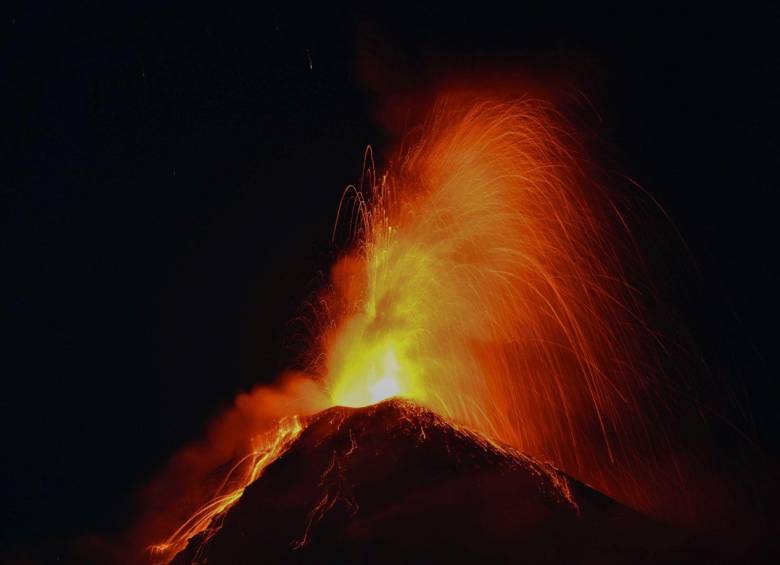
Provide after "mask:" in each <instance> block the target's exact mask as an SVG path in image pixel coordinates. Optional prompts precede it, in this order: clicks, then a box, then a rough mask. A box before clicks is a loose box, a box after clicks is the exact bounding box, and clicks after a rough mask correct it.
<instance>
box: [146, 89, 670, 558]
mask: <svg viewBox="0 0 780 565" xmlns="http://www.w3.org/2000/svg"><path fill="white" fill-rule="evenodd" d="M567 131H568V130H567V128H565V127H564V126H563V123H562V120H561V119H560V117H559V116H558V115H557V114H556V113H555V112H554V111H553V109H552V108H550V107H549V106H548V105H547V104H545V103H543V102H539V101H534V100H521V101H515V102H511V103H492V102H483V103H478V104H474V105H468V106H460V105H457V104H453V103H444V104H441V105H439V106H438V107H437V109H436V111H435V112H434V114H433V116H432V118H431V119H430V120H429V122H428V123H427V124H426V125H425V127H423V128H422V129H421V130H420V131H419V132H418V134H417V136H416V137H415V139H414V140H412V141H411V142H410V143H409V145H408V147H409V149H408V150H407V151H405V152H404V153H402V154H401V155H399V156H398V157H397V158H396V160H395V161H394V162H393V163H392V164H391V166H390V167H389V169H388V171H387V172H386V173H385V174H383V175H381V176H377V175H376V174H375V172H374V170H373V166H372V165H371V164H370V163H369V166H368V167H367V170H366V178H365V179H364V180H365V181H366V183H367V185H368V186H366V187H364V189H363V190H350V191H348V192H347V193H346V194H347V195H350V196H351V200H352V201H353V202H354V204H355V206H354V211H355V215H354V218H353V220H354V221H353V224H352V226H353V228H354V230H355V236H356V242H357V243H356V247H355V249H354V251H353V252H351V253H349V254H347V255H345V256H343V257H342V258H341V259H340V260H339V261H338V262H337V263H336V265H334V267H333V271H332V284H331V286H330V288H329V289H327V290H326V292H325V293H324V294H323V295H322V299H321V301H320V303H321V304H322V308H321V309H320V312H319V315H320V319H321V320H323V321H324V323H323V324H322V330H321V336H320V342H319V347H320V349H321V350H320V351H319V358H320V359H322V363H321V366H319V367H315V370H314V371H313V372H314V373H315V374H317V375H319V376H318V377H317V379H318V380H319V382H320V383H321V384H322V386H323V387H325V388H326V389H327V392H328V394H329V397H330V400H331V402H332V404H333V405H346V406H352V407H359V406H365V405H369V404H374V403H376V402H379V401H381V400H383V399H386V398H389V397H393V396H401V397H404V398H407V399H410V400H412V401H414V402H416V403H419V404H421V405H424V406H426V407H428V408H430V409H432V410H434V411H435V412H437V413H439V414H441V415H443V416H444V417H446V418H448V419H450V420H451V421H453V422H455V423H457V424H460V425H463V426H466V427H468V428H471V429H473V430H475V431H477V432H480V433H482V434H484V435H485V436H487V437H488V438H491V439H494V440H498V441H500V442H503V443H506V444H509V445H511V446H512V447H514V448H516V449H519V450H521V451H524V452H526V453H528V454H530V455H531V456H533V457H536V458H537V459H541V460H551V461H553V462H554V463H555V464H556V465H557V466H558V467H560V468H562V469H563V470H565V471H567V472H568V473H570V474H571V475H573V476H575V477H578V478H581V479H583V480H585V481H587V482H590V483H591V484H593V485H594V486H596V487H598V488H600V489H601V490H603V491H605V492H607V493H608V494H611V495H612V496H615V497H616V498H619V499H621V500H624V501H628V502H630V503H632V504H633V505H634V506H639V507H645V508H647V507H648V506H650V503H649V502H648V497H647V495H646V494H645V492H646V491H647V488H646V487H645V488H640V486H639V485H640V484H641V482H642V477H645V478H646V477H648V476H652V473H653V468H654V463H653V455H652V454H653V453H654V452H655V451H657V450H659V449H664V448H665V447H667V446H668V435H667V434H666V433H665V432H664V426H662V425H661V424H660V423H659V422H658V421H657V413H658V411H657V409H656V407H655V398H654V394H655V391H654V387H656V386H657V384H658V381H659V379H660V376H659V375H660V371H659V370H658V365H659V364H658V362H657V360H656V357H655V356H654V355H653V354H652V350H653V347H654V345H653V340H654V337H653V334H652V332H651V331H650V330H649V329H648V328H647V327H646V326H645V324H644V323H643V316H642V312H641V308H640V306H639V304H638V301H637V297H636V292H635V291H634V289H633V288H632V287H631V286H630V285H629V283H628V282H627V280H626V276H625V275H624V269H623V266H622V261H621V256H622V253H623V249H624V247H630V245H625V246H624V245H623V243H622V241H623V240H627V241H629V242H630V241H631V236H630V233H629V232H628V231H627V230H626V228H625V222H624V221H623V218H622V217H621V215H620V213H619V212H618V211H617V208H616V207H615V206H613V205H612V203H611V201H610V200H609V199H608V198H607V196H606V195H605V194H604V193H603V192H602V191H600V190H598V189H597V188H596V187H595V185H594V184H593V183H590V182H588V179H587V178H586V175H585V173H584V171H583V167H582V165H581V162H580V159H581V158H580V157H579V152H578V150H577V147H576V144H575V143H574V142H573V139H572V137H571V136H570V134H569V133H567ZM348 200H350V199H349V198H348V199H346V200H345V202H347V201H348ZM342 204H343V205H342V207H341V209H340V211H339V214H340V215H345V214H346V212H345V209H348V208H349V207H348V206H346V205H344V203H342ZM615 226H617V227H615ZM654 418H655V419H656V420H654ZM303 426H305V424H302V423H301V421H300V420H298V419H292V420H290V421H288V422H287V423H282V424H281V425H280V428H279V430H278V432H277V433H276V434H275V435H272V436H271V437H270V439H266V441H265V443H264V444H263V445H262V446H261V447H259V448H258V449H256V450H255V451H254V452H253V453H251V454H250V455H249V456H248V459H247V460H246V461H242V462H241V463H240V464H239V465H238V466H237V467H236V468H235V469H234V471H231V473H230V474H229V476H228V478H227V479H226V481H225V483H224V484H223V487H222V488H221V489H220V490H219V492H218V493H217V495H216V496H215V498H214V499H213V500H212V501H210V502H209V503H207V504H206V505H204V506H203V507H202V508H201V510H199V511H198V512H197V513H196V514H195V515H194V516H193V517H192V518H191V519H190V520H189V521H188V522H187V523H186V524H184V525H183V526H182V527H181V528H180V529H179V530H177V531H176V532H175V533H174V534H173V535H172V536H170V538H169V539H168V540H167V541H166V542H165V544H163V545H161V546H160V547H158V549H159V550H161V551H162V552H163V553H164V554H165V555H167V556H171V555H174V554H175V552H176V551H178V550H179V549H181V548H182V547H183V546H184V545H186V543H187V540H188V539H190V538H192V537H193V536H195V535H197V534H202V535H203V536H204V539H205V540H208V537H209V532H211V531H212V530H214V529H217V528H218V527H219V522H220V517H221V516H222V515H224V512H225V510H227V509H228V508H229V507H230V506H231V505H232V504H234V503H235V501H236V500H237V499H238V498H239V497H240V496H241V494H242V493H243V489H244V488H245V487H246V486H247V485H248V484H249V483H251V482H252V481H254V480H255V479H256V478H257V477H258V476H259V474H260V473H261V472H262V470H263V468H264V467H265V466H266V465H267V464H268V463H269V462H271V461H273V460H274V459H275V458H276V457H278V456H279V455H280V454H281V453H282V452H283V451H284V450H285V449H286V447H287V446H289V444H290V443H291V442H292V441H293V440H294V439H295V437H297V434H298V433H300V431H301V429H302V427H303Z"/></svg>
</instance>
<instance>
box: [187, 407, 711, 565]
mask: <svg viewBox="0 0 780 565" xmlns="http://www.w3.org/2000/svg"><path fill="white" fill-rule="evenodd" d="M700 557H701V555H699V556H698V557H697V558H700ZM694 560H695V559H694V555H693V553H692V549H691V547H690V544H689V543H687V542H686V541H685V538H684V536H683V535H682V534H681V533H679V532H676V531H674V530H672V529H671V528H667V527H665V526H663V525H660V524H658V523H656V522H654V521H652V520H650V519H648V518H645V517H644V516H642V515H640V514H639V513H637V512H635V511H633V510H631V509H629V508H627V507H625V506H623V505H621V504H619V503H617V502H615V501H614V500H612V499H610V498H608V497H607V496H605V495H603V494H601V493H599V492H597V491H595V490H593V489H592V488H590V487H588V486H586V485H584V484H582V483H580V482H578V481H576V480H574V479H572V478H570V477H568V476H567V475H565V474H564V473H562V472H561V471H559V470H557V469H555V468H554V467H552V466H550V465H547V464H543V463H539V462H537V461H534V460H533V459H531V458H529V457H527V456H525V455H523V454H521V453H519V452H518V451H516V450H513V449H510V448H507V447H504V446H500V445H497V444H495V443H493V442H490V441H488V440H486V439H485V438H483V437H481V436H479V435H477V434H475V433H472V432H470V431H467V430H464V429H461V428H458V427H456V426H453V425H451V424H449V423H448V422H446V421H445V420H444V419H442V418H441V417H439V416H437V415H436V414H434V413H433V412H431V411H429V410H427V409H424V408H421V407H419V406H417V405H415V404H412V403H410V402H407V401H404V400H398V399H392V400H387V401H384V402H382V403H379V404H375V405H372V406H368V407H365V408H357V409H353V408H344V407H336V408H331V409H329V410H326V411H324V412H321V413H319V414H317V415H316V416H314V417H312V418H311V420H310V422H309V424H308V427H307V428H306V429H305V430H304V431H303V432H302V434H301V435H300V436H299V437H298V439H297V440H296V441H295V442H294V443H293V444H292V445H291V446H290V448H289V449H288V450H287V451H286V452H285V453H284V454H283V455H282V456H280V457H279V458H278V459H277V460H276V461H275V462H273V463H272V464H271V465H269V466H268V467H267V468H266V469H265V471H264V472H263V474H262V476H261V477H260V478H259V479H258V480H257V481H255V482H254V483H253V484H252V485H250V486H249V487H247V489H246V491H245V492H244V495H243V496H242V498H241V499H240V500H239V501H238V502H237V503H236V504H235V506H233V507H232V508H231V509H230V510H229V511H228V512H227V513H226V514H225V515H224V516H223V524H222V527H221V529H219V530H218V531H217V532H216V533H215V534H214V535H213V536H212V537H211V539H210V540H209V541H208V543H204V538H203V536H198V537H196V538H193V539H192V540H191V541H190V543H189V545H188V546H187V548H186V549H185V550H183V551H182V552H181V553H180V554H179V555H178V556H176V558H175V559H174V563H177V564H184V563H192V562H197V563H209V564H237V563H440V562H456V563H462V562H476V561H482V562H488V563H496V562H525V563H539V562H543V563H599V564H605V563H659V562H665V563H668V562H688V561H691V562H692V561H694Z"/></svg>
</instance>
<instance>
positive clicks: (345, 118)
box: [0, 3, 780, 547]
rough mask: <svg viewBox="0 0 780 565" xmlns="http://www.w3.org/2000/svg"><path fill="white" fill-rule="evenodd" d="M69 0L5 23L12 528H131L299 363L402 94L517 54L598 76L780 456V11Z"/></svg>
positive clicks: (519, 59) (671, 297)
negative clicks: (186, 466) (175, 473)
mask: <svg viewBox="0 0 780 565" xmlns="http://www.w3.org/2000/svg"><path fill="white" fill-rule="evenodd" d="M52 4H53V5H51V6H47V5H45V4H38V5H36V6H18V7H15V8H14V7H11V8H6V9H4V11H3V16H2V17H3V19H2V21H0V29H2V32H1V33H0V41H2V46H1V49H0V64H1V67H0V84H1V85H2V91H3V99H4V101H3V104H2V107H1V108H0V116H2V118H1V119H2V123H3V133H4V135H3V136H2V142H0V143H2V150H3V155H4V157H6V159H7V160H4V161H5V163H6V164H5V166H3V167H2V172H1V173H0V179H2V180H1V181H0V183H1V186H0V189H2V202H3V203H2V206H1V207H0V210H1V211H2V238H1V241H2V279H3V285H2V288H3V297H4V308H3V310H4V312H5V315H4V320H5V322H6V324H5V327H6V332H4V333H5V337H4V339H3V345H4V347H3V349H4V350H5V351H6V352H5V354H4V362H3V369H2V374H3V377H2V380H3V394H2V403H3V409H2V412H3V420H4V422H3V430H4V435H5V438H6V441H5V445H4V448H3V452H4V456H3V459H4V463H3V465H2V467H3V471H2V472H3V477H2V484H3V502H2V507H3V509H4V511H3V513H2V514H3V523H2V525H1V526H0V531H2V534H0V535H2V537H3V541H2V543H3V545H4V546H6V547H7V546H8V545H12V546H16V545H24V544H28V543H31V542H38V541H39V540H46V543H50V542H52V540H55V541H56V540H57V539H67V538H69V537H72V536H75V535H80V534H83V533H85V532H90V531H93V532H94V531H97V532H111V531H112V530H116V529H119V528H121V527H123V526H124V525H125V524H126V521H127V517H128V516H129V514H130V510H129V509H130V508H131V507H132V500H133V492H134V491H135V490H136V489H137V488H138V487H139V486H140V485H142V484H143V483H144V482H145V481H146V480H148V479H149V478H150V477H151V476H152V475H153V474H154V472H155V471H156V470H158V469H159V468H160V467H161V466H162V465H164V463H165V461H166V458H167V457H168V456H169V455H170V454H171V453H172V452H173V451H174V450H175V449H176V448H177V447H178V446H180V445H182V444H183V443H184V442H186V441H188V440H191V439H193V438H195V437H197V436H198V434H199V433H200V432H201V431H202V429H203V427H204V426H205V425H206V423H207V422H208V419H209V418H210V417H213V416H214V415H215V414H217V413H218V412H219V411H220V409H222V408H224V407H225V406H227V405H228V404H229V403H230V401H231V400H232V398H233V397H234V396H235V394H236V393H237V392H240V391H244V390H248V389H250V388H251V387H252V386H253V385H254V384H256V383H259V382H269V381H271V380H272V379H273V378H274V377H275V376H277V375H278V374H279V372H280V371H281V370H282V369H283V368H285V367H288V366H290V365H291V364H294V363H295V362H296V359H298V356H299V353H300V349H301V340H300V339H299V337H298V334H299V330H300V327H299V326H298V325H296V324H295V323H294V322H292V320H293V319H294V318H295V316H296V315H297V314H299V313H300V312H301V306H302V304H303V303H304V301H305V299H306V298H307V297H309V296H310V295H311V293H312V292H313V291H314V290H316V289H317V288H318V285H319V284H320V283H321V281H322V279H323V277H324V276H325V275H324V274H323V273H326V272H327V268H328V265H329V264H330V263H331V262H332V260H333V257H334V256H335V254H336V253H337V251H338V250H337V249H335V248H334V247H333V246H331V244H330V233H331V228H332V223H333V220H334V217H335V211H336V207H337V205H338V201H339V198H340V196H341V191H342V189H343V188H344V186H346V185H347V184H349V183H351V182H354V181H356V180H357V178H358V177H359V174H360V170H361V164H362V163H361V159H362V152H363V149H364V148H365V146H366V145H368V144H371V145H373V146H374V147H375V149H376V151H377V154H378V155H380V157H379V159H380V162H381V160H382V155H383V153H382V151H383V149H387V148H388V147H389V146H390V143H389V142H390V140H391V135H390V134H389V133H388V132H387V131H386V129H385V128H384V127H383V126H382V124H381V123H380V120H378V115H379V112H378V110H377V109H378V108H379V107H381V101H382V100H386V99H387V98H388V97H389V96H394V95H399V96H400V97H401V99H403V96H408V95H409V93H410V92H414V91H415V89H418V88H419V89H420V90H421V91H422V90H424V89H425V88H428V87H430V85H432V84H436V83H437V80H440V79H441V78H442V77H447V78H450V79H451V78H452V77H453V76H455V77H457V76H458V74H459V72H462V74H463V76H472V75H475V74H476V73H477V72H478V71H479V70H480V69H482V68H494V67H499V66H500V67H502V68H506V69H513V70H514V69H517V70H518V71H523V72H524V73H526V74H528V75H529V76H533V77H537V78H539V77H541V78H544V77H549V76H555V77H556V78H557V79H563V80H562V81H561V82H560V83H559V86H558V88H560V89H561V90H562V91H566V92H574V91H576V92H579V93H580V94H585V95H586V96H587V97H588V99H589V100H590V102H591V104H592V107H593V108H594V109H595V110H594V115H597V116H598V118H596V119H594V120H593V122H594V124H595V125H594V132H595V133H594V135H596V136H597V137H598V138H599V140H600V143H601V144H602V151H603V154H604V155H605V160H606V161H607V162H608V163H607V164H608V165H609V166H610V167H612V168H613V169H617V170H619V171H620V172H622V173H624V174H626V175H628V176H630V177H632V178H633V179H636V180H637V181H638V182H639V183H641V184H642V186H643V187H644V188H645V189H647V190H648V191H649V192H650V193H652V194H653V196H654V197H655V198H656V199H657V200H658V201H659V202H660V203H661V204H662V205H663V206H664V208H665V209H666V210H667V211H668V213H669V215H670V217H671V218H672V220H673V221H674V223H675V225H676V226H677V228H678V229H679V231H680V232H681V234H682V236H683V238H684V239H685V241H686V243H687V245H688V247H689V248H690V255H684V254H683V253H681V252H679V250H669V249H667V248H668V247H669V246H670V243H669V239H668V238H661V239H660V240H659V241H648V242H647V249H646V252H647V253H648V255H649V260H650V261H651V263H658V264H659V265H660V264H663V263H665V262H666V261H667V256H668V255H667V252H668V253H669V254H671V255H674V254H677V255H676V256H677V258H676V259H674V260H670V261H671V265H672V266H670V265H666V267H667V268H666V269H665V270H664V271H663V273H672V274H671V275H670V274H663V277H666V278H665V280H662V281H659V285H660V286H661V287H662V288H664V289H665V292H666V294H667V300H668V301H669V303H670V304H671V305H672V308H673V309H674V311H675V312H676V315H677V316H678V317H679V319H681V320H682V322H683V324H684V326H685V327H686V328H688V332H689V333H690V334H691V335H692V336H693V337H694V340H695V341H696V343H697V344H698V347H699V349H700V352H701V356H702V357H703V359H704V360H705V362H706V364H707V366H709V367H710V369H711V371H712V372H713V373H714V374H716V375H717V378H719V379H723V380H726V381H728V383H729V385H730V387H731V389H733V390H734V391H735V392H734V395H735V396H736V397H738V403H737V404H739V406H741V407H743V408H745V410H746V413H747V416H746V417H745V418H744V422H745V424H744V426H743V427H744V428H745V430H746V433H747V434H748V435H749V436H750V438H751V441H753V442H754V443H755V445H756V451H757V453H759V454H760V455H759V456H760V457H763V458H766V459H767V460H768V461H770V462H771V463H770V464H773V465H776V464H777V463H776V462H777V445H776V442H775V433H776V431H777V429H778V428H777V421H776V416H775V412H776V409H775V400H774V397H773V395H772V394H771V387H770V384H771V380H772V379H773V378H774V377H775V376H776V375H777V369H778V363H777V360H776V355H775V351H776V341H775V340H776V335H777V332H776V331H775V325H776V320H777V313H778V310H777V298H776V292H777V286H778V267H777V252H776V240H777V237H776V235H775V232H776V225H777V219H776V216H777V212H776V206H775V204H776V201H777V198H776V194H777V190H778V183H777V175H778V173H777V155H778V151H777V150H778V143H777V130H776V129H775V123H776V117H777V116H776V113H777V99H778V89H777V72H778V56H777V55H778V54H777V51H776V47H775V44H776V38H775V34H776V29H777V25H778V24H780V22H779V21H778V17H777V14H776V13H775V14H773V13H771V12H770V11H769V10H763V11H755V12H751V11H749V10H748V9H747V8H742V9H740V10H739V11H734V12H728V11H721V12H712V11H711V8H710V9H708V10H706V11H696V10H683V9H675V10H672V9H669V10H660V9H652V10H649V9H648V10H647V11H629V10H626V9H620V10H611V9H598V8H594V7H593V6H590V5H589V6H588V7H587V8H581V9H577V10H574V11H571V9H570V8H568V7H565V6H564V5H561V6H549V7H547V8H545V9H540V8H526V7H523V6H518V7H516V8H514V9H512V11H506V9H497V8H489V7H487V6H482V5H479V4H472V5H470V6H469V7H468V9H466V8H464V9H457V8H452V7H448V8H446V9H445V8H435V7H428V8H419V7H416V8H399V7H395V6H394V7H392V8H386V9H382V8H378V7H371V6H363V5H356V6H354V7H352V8H349V9H344V10H340V9H336V8H324V7H321V8H318V9H311V8H309V7H306V6H303V5H294V4H288V5H280V6H269V7H261V6H259V5H258V6H255V7H253V8H242V9H232V8H231V9H228V8H226V7H224V6H222V5H217V4H215V5H213V6H212V7H210V8H208V9H200V8H195V7H193V5H192V3H183V4H181V5H178V6H173V5H171V6H168V7H165V8H160V7H158V6H156V4H154V3H151V4H149V5H143V4H141V3H137V4H134V5H133V6H132V7H126V8H118V7H116V6H115V5H113V3H107V4H108V5H107V6H104V7H101V8H97V7H95V6H90V7H79V8H77V9H74V8H73V7H72V6H66V5H59V4H55V3H52ZM366 65H369V66H370V67H371V69H369V70H370V71H371V72H370V73H367V70H366ZM375 75H376V76H379V77H384V78H380V79H379V80H377V78H376V76H375ZM540 80H541V79H540ZM560 84H563V85H564V86H560ZM682 256H684V257H685V258H686V259H681V258H680V257H682ZM688 260H689V261H688ZM681 271H685V272H681ZM659 272H661V271H659ZM674 273H677V274H674Z"/></svg>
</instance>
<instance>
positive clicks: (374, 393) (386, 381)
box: [371, 377, 401, 402]
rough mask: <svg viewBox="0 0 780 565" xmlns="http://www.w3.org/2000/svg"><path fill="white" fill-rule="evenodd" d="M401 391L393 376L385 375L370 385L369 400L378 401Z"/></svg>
mask: <svg viewBox="0 0 780 565" xmlns="http://www.w3.org/2000/svg"><path fill="white" fill-rule="evenodd" d="M399 392H401V387H399V386H398V382H397V381H396V380H395V379H394V378H393V377H385V378H383V379H382V380H381V381H379V382H378V383H376V384H374V385H371V401H372V402H379V401H380V400H384V399H385V398H390V397H391V396H396V395H397V394H398V393H399Z"/></svg>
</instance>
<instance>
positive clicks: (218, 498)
mask: <svg viewBox="0 0 780 565" xmlns="http://www.w3.org/2000/svg"><path fill="white" fill-rule="evenodd" d="M302 430H303V426H302V424H301V421H300V419H299V418H298V417H297V416H293V417H290V418H285V419H282V420H280V421H279V425H278V427H277V428H276V429H275V430H272V431H271V432H269V433H267V434H265V435H263V436H260V437H257V438H254V439H253V441H252V444H253V445H252V450H251V451H250V453H249V454H247V455H246V456H245V457H243V458H241V459H240V460H239V461H238V462H237V463H236V464H235V465H233V467H232V468H231V469H230V470H229V471H228V472H227V474H226V475H225V479H224V480H223V481H222V484H221V485H220V487H219V488H218V489H217V491H216V493H215V495H214V497H213V498H212V499H211V500H209V501H208V502H207V503H206V504H204V505H203V506H202V507H200V508H199V509H198V510H197V511H196V512H195V513H194V514H193V515H192V516H190V518H189V519H188V520H187V521H186V522H184V523H183V524H182V525H181V526H180V527H179V528H178V529H177V530H176V531H175V532H173V533H172V534H171V535H170V536H169V537H168V539H166V540H165V541H164V542H161V543H158V544H155V545H153V546H151V547H150V548H149V550H150V551H151V553H152V554H155V555H159V556H161V557H162V558H163V559H164V560H165V561H166V562H167V561H168V560H169V559H170V558H171V557H173V556H175V555H176V554H177V553H178V552H179V551H181V550H182V549H184V548H185V547H186V546H187V542H188V541H189V540H190V539H191V538H192V537H193V536H196V535H198V534H201V533H205V536H204V538H203V540H202V542H201V543H202V544H205V543H207V542H208V540H209V538H210V537H211V536H212V535H214V533H215V532H216V531H217V530H219V526H220V523H219V519H220V518H221V517H223V516H224V513H225V511H227V510H228V509H229V508H230V507H231V506H233V505H234V504H235V503H236V501H237V500H238V499H239V498H241V495H242V494H243V493H244V489H245V488H246V487H247V486H248V485H250V484H251V483H253V482H254V481H255V479H257V478H258V477H259V476H260V474H261V473H262V472H263V469H265V468H266V467H267V466H268V464H269V463H271V462H272V461H274V460H275V459H276V458H277V457H279V455H280V454H282V453H284V451H285V450H286V449H287V446H289V445H290V443H292V442H293V441H294V440H295V438H297V437H298V435H299V434H300V433H301V431H302Z"/></svg>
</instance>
